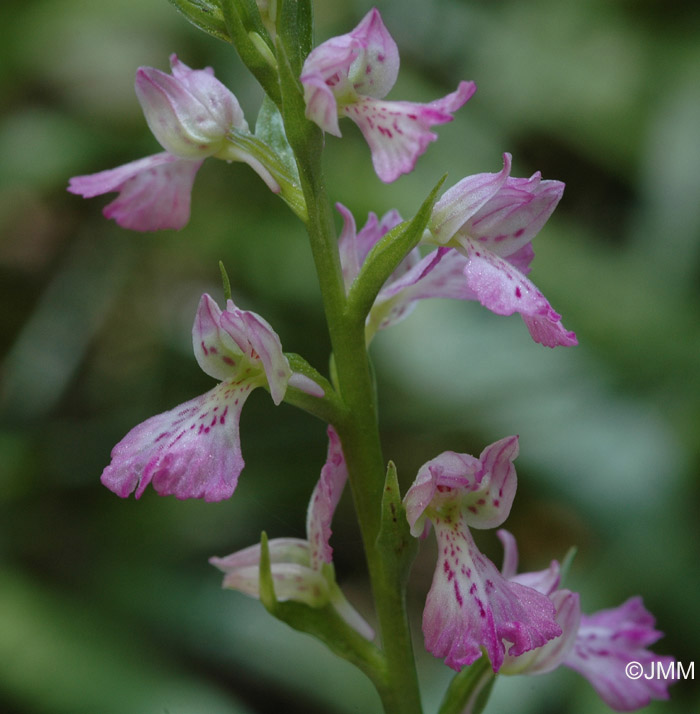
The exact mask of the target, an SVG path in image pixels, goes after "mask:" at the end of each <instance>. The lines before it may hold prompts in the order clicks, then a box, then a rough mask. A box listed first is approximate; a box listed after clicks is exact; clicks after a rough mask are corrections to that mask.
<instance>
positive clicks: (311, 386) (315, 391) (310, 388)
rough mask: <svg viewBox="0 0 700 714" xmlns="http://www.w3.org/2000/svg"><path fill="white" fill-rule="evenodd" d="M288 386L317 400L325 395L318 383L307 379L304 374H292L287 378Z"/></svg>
mask: <svg viewBox="0 0 700 714" xmlns="http://www.w3.org/2000/svg"><path fill="white" fill-rule="evenodd" d="M288 385H289V386H290V387H294V388H295V389H298V390H300V391H302V392H304V393H305V394H308V395H309V396H312V397H317V398H318V399H321V398H322V397H323V396H324V395H325V393H326V391H325V390H324V389H323V387H322V386H321V385H320V384H318V382H314V380H313V379H311V377H307V376H306V375H305V374H301V372H293V373H292V376H291V377H290V378H289V382H288Z"/></svg>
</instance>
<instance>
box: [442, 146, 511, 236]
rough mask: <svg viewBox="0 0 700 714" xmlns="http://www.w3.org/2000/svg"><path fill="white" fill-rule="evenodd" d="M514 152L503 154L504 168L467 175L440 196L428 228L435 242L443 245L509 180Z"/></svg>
mask: <svg viewBox="0 0 700 714" xmlns="http://www.w3.org/2000/svg"><path fill="white" fill-rule="evenodd" d="M510 167H511V155H510V154H503V169H501V171H499V172H498V173H495V174H491V173H483V174H475V175H474V176H467V177H466V178H463V179H462V180H461V181H459V182H458V183H456V184H455V185H454V186H452V188H449V189H448V190H447V191H445V193H444V194H443V195H442V196H441V197H440V198H439V200H438V201H437V203H436V204H435V207H434V208H433V212H432V215H431V217H430V223H429V228H430V232H431V233H432V235H433V237H434V238H435V240H436V242H437V243H439V244H442V245H444V244H445V243H447V242H448V241H449V240H450V239H451V238H452V237H453V236H454V234H455V233H457V231H458V230H459V229H460V228H461V227H462V226H463V225H464V224H465V223H466V222H467V221H468V220H469V219H470V218H472V217H473V216H474V215H475V214H476V212H477V211H478V210H479V209H480V208H481V207H482V206H484V205H486V203H487V202H488V201H490V200H491V199H492V198H493V197H494V196H497V195H498V192H499V191H500V190H501V188H502V187H503V186H504V184H505V183H506V181H507V179H508V177H509V175H510Z"/></svg>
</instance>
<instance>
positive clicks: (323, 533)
mask: <svg viewBox="0 0 700 714" xmlns="http://www.w3.org/2000/svg"><path fill="white" fill-rule="evenodd" d="M347 478H348V470H347V466H346V464H345V457H344V456H343V450H342V446H341V444H340V439H339V438H338V435H337V434H336V432H335V430H334V429H333V428H332V427H329V428H328V456H327V458H326V463H325V464H324V466H323V468H322V469H321V476H320V478H319V481H318V483H317V484H316V487H315V488H314V491H313V493H312V495H311V501H310V502H309V509H308V511H307V517H306V538H307V539H306V540H302V539H300V538H275V539H273V540H271V541H269V543H268V548H269V551H270V570H271V573H272V579H273V583H274V588H275V597H276V598H277V600H279V601H285V600H295V601H297V602H302V603H305V604H307V605H309V606H310V607H324V606H325V605H327V604H329V603H330V604H331V605H332V607H333V608H334V609H335V610H336V612H337V613H338V614H339V615H340V616H341V617H342V618H343V619H344V620H345V621H346V622H347V623H348V624H349V625H350V626H351V627H353V628H354V629H355V630H357V631H358V632H359V633H360V634H361V635H362V636H363V637H365V638H366V639H368V640H371V639H372V638H373V637H374V632H373V631H372V628H371V627H370V626H369V625H368V624H367V622H365V620H364V619H363V618H362V616H361V615H360V614H359V613H358V612H357V611H356V610H355V609H354V608H353V607H352V605H350V603H349V602H348V601H347V600H346V599H345V596H344V595H343V593H342V591H341V590H340V588H339V587H338V585H337V583H336V581H335V573H334V568H333V548H332V547H331V546H330V543H329V540H330V537H331V533H332V531H331V521H332V520H333V514H334V512H335V509H336V506H337V505H338V501H339V500H340V496H341V495H342V493H343V488H344V487H345V482H346V481H347ZM260 554H261V547H260V545H259V544H258V545H254V546H251V547H250V548H245V549H244V550H240V551H238V552H236V553H232V554H231V555H228V556H226V557H225V558H210V559H209V562H210V563H211V564H212V565H214V566H215V567H217V568H219V570H221V571H222V572H224V573H225V577H224V582H223V586H224V587H225V588H229V589H231V590H238V591H240V592H242V593H245V594H246V595H250V596H251V597H256V598H259V597H260V585H259V582H260Z"/></svg>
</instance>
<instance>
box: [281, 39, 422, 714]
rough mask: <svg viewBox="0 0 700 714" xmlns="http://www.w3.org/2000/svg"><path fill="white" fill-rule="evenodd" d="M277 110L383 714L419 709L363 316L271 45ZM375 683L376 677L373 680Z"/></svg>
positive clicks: (299, 101) (317, 137)
mask: <svg viewBox="0 0 700 714" xmlns="http://www.w3.org/2000/svg"><path fill="white" fill-rule="evenodd" d="M278 61H279V63H280V86H281V90H282V115H283V117H284V123H285V131H286V134H287V138H288V140H289V143H290V145H291V147H292V149H293V150H294V154H295V156H296V160H297V166H298V168H299V180H300V184H301V189H302V192H303V195H304V199H305V203H306V207H307V216H308V217H307V221H306V227H307V231H308V234H309V238H310V243H311V251H312V254H313V258H314V262H315V265H316V272H317V275H318V281H319V286H320V289H321V294H322V299H323V306H324V310H325V314H326V320H327V323H328V331H329V334H330V339H331V345H332V348H333V355H334V358H335V373H336V377H337V383H338V390H339V396H340V398H341V400H342V401H343V404H344V405H345V410H344V412H343V414H342V418H341V419H340V420H339V421H337V422H336V423H334V424H333V425H334V427H335V428H336V430H337V431H338V434H339V436H340V439H341V442H342V444H343V453H344V455H345V460H346V462H347V466H348V473H349V478H350V486H351V489H352V494H353V499H354V503H355V509H356V512H357V518H358V522H359V525H360V531H361V533H362V540H363V544H364V548H365V554H366V558H367V565H368V570H369V576H370V579H371V582H372V591H373V594H374V601H375V607H376V612H377V618H378V621H379V629H380V634H381V641H382V648H383V651H384V655H385V657H386V672H385V676H384V677H382V679H381V681H383V682H384V684H383V685H378V687H377V688H378V691H379V695H380V697H381V699H382V703H383V705H384V710H385V712H386V714H421V712H422V708H421V702H420V690H419V687H418V677H417V673H416V666H415V660H414V657H413V648H412V644H411V634H410V629H409V624H408V617H407V613H406V606H405V598H404V591H405V584H404V582H403V578H402V576H401V573H400V570H399V569H397V568H396V567H394V564H393V563H392V562H390V558H391V556H390V555H388V554H387V551H386V550H384V549H380V548H377V546H376V541H377V536H378V535H379V529H380V525H381V505H382V493H383V487H384V476H385V461H384V457H383V455H382V449H381V444H380V439H379V425H378V421H377V406H376V395H375V389H374V379H373V375H372V367H371V364H370V360H369V355H368V354H367V348H366V345H365V324H364V323H365V316H364V315H358V314H357V312H356V311H350V310H348V303H347V299H346V294H345V285H344V282H343V275H342V270H341V265H340V256H339V253H338V244H337V240H336V235H335V227H334V221H333V212H332V208H331V203H330V201H329V200H328V196H327V194H326V190H325V186H324V182H323V174H322V167H321V157H322V149H323V134H322V132H321V131H320V129H319V128H318V127H317V126H315V125H314V124H312V123H311V122H309V121H308V120H307V119H306V117H305V116H304V110H305V105H304V101H303V96H302V93H301V88H300V87H299V84H298V80H297V77H296V76H295V74H294V72H293V70H292V69H291V66H290V64H289V61H288V60H287V58H286V56H285V50H284V47H282V46H281V45H279V44H278ZM375 682H376V680H375Z"/></svg>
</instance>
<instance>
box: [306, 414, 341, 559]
mask: <svg viewBox="0 0 700 714" xmlns="http://www.w3.org/2000/svg"><path fill="white" fill-rule="evenodd" d="M347 479H348V468H347V466H346V464H345V457H344V456H343V448H342V445H341V443H340V438H339V437H338V434H336V432H335V430H334V429H333V427H328V455H327V457H326V463H325V464H324V465H323V468H322V469H321V477H320V478H319V480H318V483H317V484H316V488H314V492H313V494H311V500H310V501H309V510H308V512H307V516H306V534H307V537H308V539H309V547H310V550H311V553H310V561H311V567H312V568H315V569H317V570H319V569H320V568H321V565H322V564H323V563H331V562H332V560H333V548H331V546H330V543H329V541H330V537H331V521H332V520H333V514H334V513H335V509H336V506H337V505H338V501H339V500H340V497H341V495H342V494H343V488H344V487H345V482H346V481H347Z"/></svg>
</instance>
